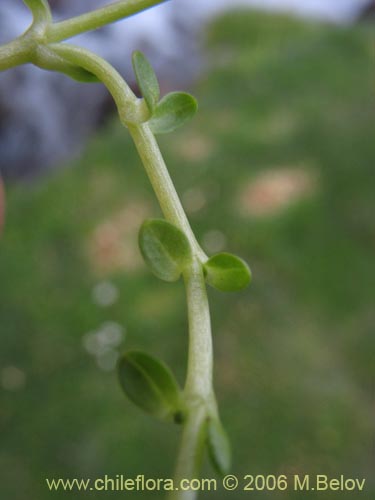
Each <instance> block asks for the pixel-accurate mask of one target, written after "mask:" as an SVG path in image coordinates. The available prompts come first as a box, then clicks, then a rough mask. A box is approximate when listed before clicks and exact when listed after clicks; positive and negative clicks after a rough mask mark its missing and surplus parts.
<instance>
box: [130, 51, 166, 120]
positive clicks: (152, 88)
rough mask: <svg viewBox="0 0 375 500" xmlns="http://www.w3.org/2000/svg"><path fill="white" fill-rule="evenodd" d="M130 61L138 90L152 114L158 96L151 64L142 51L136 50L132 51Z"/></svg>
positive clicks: (156, 83)
mask: <svg viewBox="0 0 375 500" xmlns="http://www.w3.org/2000/svg"><path fill="white" fill-rule="evenodd" d="M132 62H133V69H134V73H135V78H136V80H137V83H138V87H139V90H140V91H141V94H142V96H143V97H144V99H145V101H146V104H147V107H148V109H149V111H150V113H151V114H152V113H153V112H154V110H155V108H156V105H157V103H158V101H159V98H160V88H159V82H158V79H157V77H156V75H155V72H154V70H153V68H152V66H151V64H150V63H149V62H148V60H147V59H146V57H145V55H144V54H142V52H139V51H138V50H136V51H135V52H133V57H132Z"/></svg>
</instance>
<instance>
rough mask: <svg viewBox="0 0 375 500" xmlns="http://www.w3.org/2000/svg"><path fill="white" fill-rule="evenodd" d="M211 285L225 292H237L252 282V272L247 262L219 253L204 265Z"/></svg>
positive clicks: (234, 256)
mask: <svg viewBox="0 0 375 500" xmlns="http://www.w3.org/2000/svg"><path fill="white" fill-rule="evenodd" d="M204 273H205V276H206V281H207V283H208V284H209V285H211V286H212V287H214V288H217V289H218V290H221V291H223V292H236V291H238V290H242V289H244V288H246V287H247V286H248V285H249V283H250V281H251V271H250V268H249V266H248V265H247V264H246V262H245V261H243V260H242V259H240V258H239V257H237V256H236V255H232V254H230V253H218V254H216V255H214V256H213V257H211V258H210V259H209V260H208V261H207V262H206V263H205V264H204Z"/></svg>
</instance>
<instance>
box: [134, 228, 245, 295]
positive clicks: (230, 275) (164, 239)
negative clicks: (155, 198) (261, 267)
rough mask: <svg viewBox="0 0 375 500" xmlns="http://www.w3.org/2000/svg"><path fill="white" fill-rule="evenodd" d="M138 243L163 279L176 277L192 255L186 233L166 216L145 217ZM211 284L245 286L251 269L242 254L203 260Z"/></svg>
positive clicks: (226, 289) (221, 287)
mask: <svg viewBox="0 0 375 500" xmlns="http://www.w3.org/2000/svg"><path fill="white" fill-rule="evenodd" d="M139 247H140V250H141V253H142V255H143V258H144V260H145V262H146V263H147V265H148V266H149V267H150V269H151V271H152V272H153V273H154V274H155V275H156V276H157V277H158V278H160V279H162V280H164V281H176V280H178V278H179V277H180V275H181V274H182V273H183V272H184V270H185V269H186V268H187V267H188V266H189V264H190V263H191V261H192V259H193V254H192V250H191V247H190V243H189V241H188V239H187V237H186V235H185V234H184V233H183V232H182V231H181V230H180V229H178V228H177V227H176V226H174V225H173V224H171V223H170V222H167V221H165V220H163V219H149V220H146V221H145V222H144V223H143V224H142V226H141V229H140V231H139ZM202 266H203V273H204V276H205V279H206V281H207V283H208V284H209V285H211V286H212V287H214V288H217V289H218V290H221V291H224V292H233V291H238V290H242V289H243V288H246V287H247V286H248V284H249V283H250V281H251V271H250V269H249V267H248V266H247V264H246V263H245V262H244V261H243V260H242V259H240V258H239V257H237V256H235V255H232V254H230V253H219V254H216V255H214V256H213V257H211V258H210V259H208V260H207V262H205V263H203V264H202Z"/></svg>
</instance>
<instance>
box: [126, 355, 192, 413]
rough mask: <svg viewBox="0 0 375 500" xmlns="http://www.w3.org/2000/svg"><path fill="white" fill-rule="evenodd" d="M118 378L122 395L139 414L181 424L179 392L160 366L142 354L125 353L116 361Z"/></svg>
mask: <svg viewBox="0 0 375 500" xmlns="http://www.w3.org/2000/svg"><path fill="white" fill-rule="evenodd" d="M118 374H119V380H120V384H121V387H122V389H123V391H124V392H125V394H126V395H127V397H128V398H129V399H130V400H131V401H132V402H133V403H135V404H136V405H137V406H139V407H140V408H142V410H144V411H145V412H147V413H149V414H151V415H153V416H155V417H158V418H162V419H168V418H175V421H176V422H177V421H182V420H183V419H182V413H183V412H182V404H181V401H182V398H181V391H180V389H179V387H178V384H177V382H176V380H175V378H174V376H173V374H172V372H171V371H170V370H169V368H168V367H167V366H166V365H165V364H164V363H162V362H161V361H159V360H158V359H156V358H154V357H152V356H150V355H148V354H146V353H144V352H142V351H129V352H127V353H125V354H124V355H123V356H122V357H121V358H120V360H119V363H118Z"/></svg>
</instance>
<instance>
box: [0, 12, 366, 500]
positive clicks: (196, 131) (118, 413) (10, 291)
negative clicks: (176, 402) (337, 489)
mask: <svg viewBox="0 0 375 500" xmlns="http://www.w3.org/2000/svg"><path fill="white" fill-rule="evenodd" d="M208 46H209V51H210V52H209V54H210V55H209V59H208V60H209V61H210V70H209V73H208V75H207V77H206V78H204V79H203V80H202V81H201V83H200V85H199V86H198V88H196V89H194V93H195V94H196V95H197V97H198V98H199V101H200V113H199V115H197V118H196V119H195V120H194V121H193V122H191V124H189V126H188V127H185V128H184V130H181V131H178V132H176V133H174V134H173V135H170V136H168V137H165V138H164V137H163V138H162V140H161V144H162V149H163V150H164V151H165V156H166V159H167V163H168V165H169V166H170V170H171V173H172V176H173V178H174V179H175V180H176V185H177V188H178V190H179V192H180V193H182V199H183V202H184V205H185V207H186V209H187V211H188V212H189V215H190V219H191V222H192V224H193V226H194V228H195V229H196V232H197V234H198V236H199V237H200V239H201V241H202V242H203V245H204V246H205V248H206V250H207V251H209V252H210V253H217V252H221V251H231V252H235V253H236V254H239V255H241V256H242V257H243V258H244V259H246V260H247V261H248V262H250V264H251V267H252V271H253V284H252V286H251V287H250V288H248V289H247V290H246V291H243V292H241V293H240V294H233V295H227V294H225V295H224V294H221V293H220V292H215V291H214V290H210V299H211V303H212V312H213V329H214V340H215V345H216V349H215V351H216V369H215V375H216V388H217V393H218V397H219V400H220V407H221V408H222V418H223V422H224V423H225V427H226V428H227V429H228V432H229V435H230V438H231V441H232V444H233V460H234V463H233V471H234V472H235V473H236V474H238V475H243V474H246V473H253V474H256V473H265V474H272V473H273V474H275V473H276V474H277V473H286V474H293V473H297V472H299V473H301V474H305V473H306V474H307V473H310V474H315V473H324V474H328V475H340V474H345V473H347V474H350V475H351V476H352V477H363V476H367V477H368V482H367V490H366V493H365V494H364V496H363V498H366V499H367V498H372V497H373V496H374V493H375V491H374V484H372V485H371V484H370V474H371V471H372V470H373V464H372V463H371V454H372V449H371V448H372V447H371V442H372V436H373V432H374V423H373V366H374V350H375V340H374V335H373V333H374V332H373V330H374V323H375V314H374V308H373V301H374V285H375V266H374V241H375V238H374V236H375V235H374V224H373V214H374V212H375V199H374V192H375V186H374V184H375V176H374V172H373V165H374V157H375V142H374V125H375V118H374V111H373V107H372V106H371V105H370V102H373V95H374V82H373V60H372V50H373V44H372V33H369V32H368V31H365V30H363V29H361V28H359V27H358V28H353V29H337V28H332V27H329V26H319V25H315V24H305V23H302V22H297V21H292V20H289V19H287V18H283V17H267V16H263V15H258V14H254V13H252V14H251V13H244V12H242V13H238V14H232V15H228V16H226V17H224V18H223V19H221V20H219V21H218V22H217V23H216V24H215V25H214V26H213V27H212V28H211V30H210V32H209V35H208ZM72 120H74V116H72ZM20 147H22V145H20ZM150 216H151V217H158V216H160V212H159V210H158V208H157V205H156V203H155V201H154V198H153V195H152V193H151V190H150V188H149V185H148V181H147V179H146V176H145V174H144V173H143V171H142V169H141V167H140V162H139V160H138V158H137V156H136V153H135V150H134V147H133V146H132V144H131V142H130V139H128V137H127V135H126V132H125V131H124V130H123V129H121V128H120V126H119V125H118V124H117V121H116V122H115V123H114V124H112V125H110V126H108V128H107V129H106V130H105V131H104V132H102V133H101V134H100V135H99V136H98V137H97V138H95V139H94V140H93V141H92V143H91V145H90V147H89V148H88V150H87V151H86V153H85V155H84V156H83V157H82V160H81V161H80V162H79V164H78V165H75V166H74V168H70V169H67V170H65V171H64V172H63V173H60V174H59V175H58V176H56V177H55V178H53V179H52V178H50V179H46V180H45V181H44V182H43V183H42V184H41V185H38V186H35V187H33V188H32V189H30V188H21V187H18V188H13V189H9V192H8V211H7V225H6V228H5V231H4V235H3V238H2V240H1V246H0V318H1V323H0V338H1V350H0V364H1V373H0V375H1V380H0V382H1V384H2V390H1V406H0V426H1V447H0V470H1V471H2V473H3V474H2V479H1V490H2V492H3V493H4V498H12V499H14V500H26V499H29V498H30V496H32V497H33V498H38V499H40V500H47V499H49V498H52V496H53V498H55V499H56V500H59V499H62V498H65V497H66V496H67V495H68V494H67V493H63V492H54V493H51V492H49V491H48V489H47V487H46V485H45V478H46V477H50V478H51V477H81V476H82V477H103V476H104V475H105V474H108V475H112V476H115V475H116V474H121V473H122V474H125V475H126V476H128V477H132V476H136V475H137V474H142V473H143V474H146V475H148V476H150V477H158V476H162V477H167V476H169V475H170V474H171V471H172V468H173V460H174V456H175V447H176V445H177V432H178V428H177V427H176V429H175V430H172V431H171V428H170V426H168V425H165V424H163V423H158V422H155V421H154V420H152V419H150V418H149V417H147V416H145V415H143V414H142V413H141V412H139V410H137V408H134V407H133V405H131V404H130V403H129V402H127V401H126V400H125V399H124V398H123V395H122V394H121V390H120V388H119V386H118V383H117V380H116V375H115V372H114V371H111V368H112V367H113V362H114V359H115V356H116V352H117V351H118V350H122V349H125V348H126V349H133V348H141V349H143V348H145V349H147V350H148V351H150V352H154V353H156V354H157V355H158V356H159V357H161V358H162V359H164V360H165V361H166V362H167V363H168V364H169V365H170V366H171V367H172V368H173V370H174V371H175V372H176V373H177V376H178V378H179V380H180V381H181V380H182V379H183V373H184V366H185V362H186V359H185V353H186V348H187V341H186V332H187V327H186V320H185V305H184V297H183V288H182V286H181V283H173V284H169V283H162V282H160V281H159V280H158V279H157V278H155V277H154V276H152V275H151V273H150V272H149V270H148V269H146V267H145V265H144V264H143V263H142V259H141V258H140V255H139V251H138V248H137V233H138V229H139V226H140V225H141V223H142V221H143V220H144V218H146V217H150ZM121 338H122V339H123V340H122V343H121V344H120V342H121ZM102 370H109V371H102ZM161 456H162V457H163V459H162V460H161V459H160V457H161ZM205 475H206V476H207V477H210V476H211V475H212V472H211V471H210V469H209V468H207V471H206V472H205ZM70 495H71V494H70ZM102 495H103V494H100V493H98V494H95V493H93V492H90V497H91V498H98V499H99V498H100V497H101V496H102ZM305 495H306V494H305V493H303V492H302V493H293V492H291V491H290V490H288V491H286V492H279V493H278V492H274V493H273V494H272V498H274V499H275V500H276V499H283V500H284V499H287V498H288V499H290V498H296V499H301V500H302V499H304V498H305ZM319 495H320V494H319V493H314V492H311V493H310V494H309V498H311V499H318V498H320V496H319ZM334 495H336V494H331V495H330V494H329V493H326V492H325V493H324V498H325V500H327V499H329V498H333V496H334ZM365 495H367V496H365ZM84 496H85V494H84V493H79V492H75V493H74V498H77V499H78V498H83V497H84ZM133 496H134V497H142V498H159V497H158V496H157V495H156V494H155V493H154V492H151V493H132V498H133ZM235 496H236V498H247V497H248V495H247V494H246V493H243V494H241V492H239V491H238V492H236V494H235ZM160 498H162V495H160ZM202 498H204V495H202ZM210 498H217V499H219V498H220V499H222V498H228V499H229V498H233V493H227V494H225V492H223V491H218V492H217V493H211V494H210ZM335 498H336V496H335Z"/></svg>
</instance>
